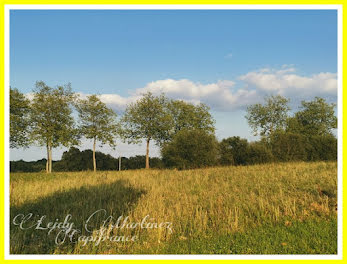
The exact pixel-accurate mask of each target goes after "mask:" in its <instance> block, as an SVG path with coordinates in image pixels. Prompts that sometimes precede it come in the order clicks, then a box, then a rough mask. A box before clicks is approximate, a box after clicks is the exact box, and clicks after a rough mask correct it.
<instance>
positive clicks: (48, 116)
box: [30, 81, 78, 173]
mask: <svg viewBox="0 0 347 264" xmlns="http://www.w3.org/2000/svg"><path fill="white" fill-rule="evenodd" d="M74 99H75V95H74V93H73V92H72V89H71V85H70V84H67V85H64V86H57V87H55V88H52V87H49V86H47V85H46V84H45V83H44V82H42V81H39V82H36V88H35V89H34V90H33V99H32V104H31V112H30V122H31V126H32V129H31V137H32V139H33V140H34V141H35V142H37V143H38V144H39V145H40V146H45V147H46V149H47V162H46V172H47V173H51V172H52V149H53V148H56V147H59V146H61V145H62V146H66V147H68V146H71V145H74V144H77V142H78V138H77V136H78V135H77V130H76V127H75V122H74V119H73V117H72V104H73V101H74Z"/></svg>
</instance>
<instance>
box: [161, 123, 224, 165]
mask: <svg viewBox="0 0 347 264" xmlns="http://www.w3.org/2000/svg"><path fill="white" fill-rule="evenodd" d="M161 154H162V159H163V162H164V164H165V165H166V166H167V167H175V168H178V169H193V168H201V167H207V166H212V165H216V164H217V159H218V142H217V140H216V138H215V136H214V135H213V134H210V133H207V132H206V131H204V130H201V129H193V130H187V129H183V130H180V131H179V132H178V133H177V134H176V135H175V136H174V137H173V139H172V141H170V142H167V143H165V144H164V145H163V147H162V149H161Z"/></svg>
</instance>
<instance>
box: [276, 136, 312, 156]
mask: <svg viewBox="0 0 347 264" xmlns="http://www.w3.org/2000/svg"><path fill="white" fill-rule="evenodd" d="M270 144H271V150H272V154H273V156H274V157H275V158H276V160H277V161H282V162H285V161H296V160H302V161H305V160H306V158H307V153H306V148H307V144H308V140H307V138H306V137H305V136H304V135H302V134H298V133H292V132H284V131H278V132H275V133H273V134H272V135H271V138H270Z"/></svg>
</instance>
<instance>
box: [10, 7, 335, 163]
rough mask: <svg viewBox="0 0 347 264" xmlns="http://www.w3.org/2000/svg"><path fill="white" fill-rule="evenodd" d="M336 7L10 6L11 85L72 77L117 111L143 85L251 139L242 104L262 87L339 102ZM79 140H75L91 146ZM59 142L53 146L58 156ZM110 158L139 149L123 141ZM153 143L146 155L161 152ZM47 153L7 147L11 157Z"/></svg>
mask: <svg viewBox="0 0 347 264" xmlns="http://www.w3.org/2000/svg"><path fill="white" fill-rule="evenodd" d="M336 73H337V11H334V10H306V11H304V10H302V11H300V10H288V11H284V10H282V11H280V10H263V11H260V10H248V11H247V10H215V11H210V10H190V11H188V10H160V11H159V10H148V11H145V10H127V11H125V10H118V11H117V10H74V11H72V10H71V11H67V10H59V11H58V10H13V11H11V15H10V84H11V86H12V87H16V88H18V89H19V90H21V91H22V92H24V93H30V92H31V90H32V88H33V87H34V84H35V82H36V81H37V80H43V81H45V82H46V83H47V84H48V85H52V86H55V85H58V84H64V83H67V82H71V84H72V87H73V89H74V91H76V92H79V93H81V95H82V96H84V95H87V94H93V93H97V94H100V95H101V98H102V100H104V101H105V102H106V103H108V104H109V105H110V106H111V107H112V108H114V109H115V110H116V111H117V112H118V113H121V112H122V110H124V107H125V105H126V103H128V102H131V101H134V100H136V98H137V96H138V95H139V93H140V92H143V91H147V90H150V91H152V92H158V93H159V92H161V91H164V92H166V93H167V94H168V96H169V97H172V98H178V99H184V100H187V101H191V102H194V103H195V102H204V103H206V104H208V105H210V107H211V112H212V113H213V115H214V117H215V119H216V127H217V137H218V138H219V139H221V138H225V137H228V136H234V135H238V136H241V137H244V138H247V139H249V140H252V139H254V138H253V136H252V133H251V130H250V128H249V127H248V125H247V122H246V120H245V119H244V115H245V112H244V109H245V107H246V105H249V104H251V103H255V102H261V100H262V98H263V97H264V95H266V94H282V95H285V96H287V97H289V98H291V100H292V106H293V107H294V108H295V107H296V106H297V105H298V102H299V101H301V100H303V99H305V100H308V99H310V98H312V97H314V96H316V95H318V96H322V97H325V98H327V99H328V100H329V101H334V100H335V101H336V89H337V85H336V80H337V75H336ZM88 147H89V145H88V144H84V145H83V146H82V147H81V148H88ZM62 151H64V149H58V150H56V151H54V158H55V159H58V158H60V155H61V153H62ZM102 151H105V152H109V153H111V154H112V155H114V156H117V155H119V154H121V153H125V154H124V155H125V156H130V155H133V154H135V153H137V154H144V152H145V149H144V148H143V146H128V145H126V144H120V145H119V147H118V149H117V150H116V152H111V150H110V149H108V148H107V147H105V148H104V149H103V150H102ZM158 153H159V152H158V149H156V148H152V154H153V155H158ZM43 157H45V151H44V150H43V149H42V150H41V149H40V148H35V147H31V148H29V149H26V150H25V151H23V150H11V160H17V159H24V160H35V159H38V158H43Z"/></svg>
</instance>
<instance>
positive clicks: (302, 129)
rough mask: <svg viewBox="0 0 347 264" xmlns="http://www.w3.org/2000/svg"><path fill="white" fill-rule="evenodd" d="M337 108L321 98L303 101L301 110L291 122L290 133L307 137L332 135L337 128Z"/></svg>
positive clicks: (289, 124)
mask: <svg viewBox="0 0 347 264" xmlns="http://www.w3.org/2000/svg"><path fill="white" fill-rule="evenodd" d="M335 106H336V105H335V104H329V103H327V102H326V101H325V99H323V98H320V97H315V99H314V100H312V101H309V102H308V101H302V102H301V110H300V111H298V112H296V113H295V116H294V117H293V118H291V119H290V120H289V123H288V131H290V132H296V133H301V134H304V135H307V136H316V135H319V136H322V135H331V134H332V129H334V128H337V117H336V116H335V111H334V108H335Z"/></svg>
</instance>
